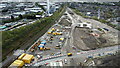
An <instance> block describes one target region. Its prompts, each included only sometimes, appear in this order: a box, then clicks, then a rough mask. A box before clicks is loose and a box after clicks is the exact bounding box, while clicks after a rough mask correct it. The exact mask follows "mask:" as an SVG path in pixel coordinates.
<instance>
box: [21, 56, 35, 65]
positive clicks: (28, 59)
mask: <svg viewBox="0 0 120 68" xmlns="http://www.w3.org/2000/svg"><path fill="white" fill-rule="evenodd" d="M33 58H34V56H33V55H29V54H26V55H25V56H24V57H23V58H22V60H23V61H24V62H25V63H30V62H31V60H32V59H33Z"/></svg>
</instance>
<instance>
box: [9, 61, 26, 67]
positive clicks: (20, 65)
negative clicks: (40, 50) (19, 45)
mask: <svg viewBox="0 0 120 68" xmlns="http://www.w3.org/2000/svg"><path fill="white" fill-rule="evenodd" d="M23 65H24V62H23V61H21V60H15V61H14V62H13V63H12V64H11V65H10V68H13V67H16V68H21V67H22V66H23Z"/></svg>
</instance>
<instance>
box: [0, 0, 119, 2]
mask: <svg viewBox="0 0 120 68" xmlns="http://www.w3.org/2000/svg"><path fill="white" fill-rule="evenodd" d="M0 1H6V2H26V1H27V2H43V1H47V0H0ZM50 1H52V2H53V1H54V2H58V1H60V2H65V1H69V2H70V1H71V2H72V1H73V2H83V1H85V2H93V1H99V2H108V1H109V2H118V1H120V0H50Z"/></svg>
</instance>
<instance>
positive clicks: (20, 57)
mask: <svg viewBox="0 0 120 68" xmlns="http://www.w3.org/2000/svg"><path fill="white" fill-rule="evenodd" d="M25 55H26V54H25V53H23V54H22V55H20V56H19V57H18V60H21V59H22V58H23V57H24V56H25Z"/></svg>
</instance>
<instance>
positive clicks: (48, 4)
mask: <svg viewBox="0 0 120 68" xmlns="http://www.w3.org/2000/svg"><path fill="white" fill-rule="evenodd" d="M49 10H50V2H49V0H47V14H48V15H49Z"/></svg>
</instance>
